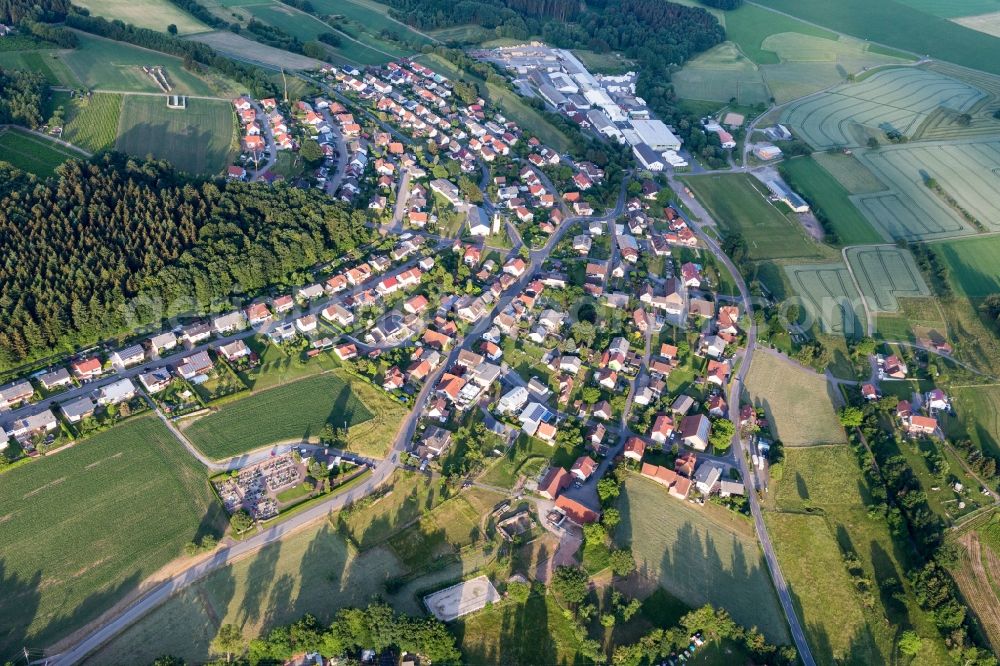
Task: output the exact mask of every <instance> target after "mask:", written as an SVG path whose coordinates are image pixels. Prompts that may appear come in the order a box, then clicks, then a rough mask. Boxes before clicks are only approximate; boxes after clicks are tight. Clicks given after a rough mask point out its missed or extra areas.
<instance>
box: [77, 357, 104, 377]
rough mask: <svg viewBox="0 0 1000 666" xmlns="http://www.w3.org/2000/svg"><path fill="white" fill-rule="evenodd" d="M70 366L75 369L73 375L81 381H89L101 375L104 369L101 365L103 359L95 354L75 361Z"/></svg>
mask: <svg viewBox="0 0 1000 666" xmlns="http://www.w3.org/2000/svg"><path fill="white" fill-rule="evenodd" d="M69 367H70V369H71V370H72V371H73V376H74V377H76V378H77V379H79V380H80V381H89V380H91V379H95V378H97V377H100V376H101V373H102V372H103V370H104V369H103V368H102V366H101V360H100V359H99V358H96V357H93V356H92V357H90V358H84V359H80V360H79V361H73V362H72V363H70V366H69Z"/></svg>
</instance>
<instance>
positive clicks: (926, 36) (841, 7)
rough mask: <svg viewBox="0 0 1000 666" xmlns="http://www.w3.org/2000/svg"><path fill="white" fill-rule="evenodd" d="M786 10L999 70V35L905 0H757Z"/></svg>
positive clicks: (777, 16) (895, 43)
mask: <svg viewBox="0 0 1000 666" xmlns="http://www.w3.org/2000/svg"><path fill="white" fill-rule="evenodd" d="M756 4H758V5H762V6H764V7H768V8H770V9H774V10H776V11H777V12H782V13H781V14H777V13H774V14H772V15H773V17H774V20H775V21H780V20H786V18H787V17H786V16H785V14H788V15H791V16H794V17H797V18H800V19H802V20H803V21H809V22H810V23H814V24H816V25H821V26H824V27H825V28H829V29H831V30H836V31H838V32H843V33H846V34H848V35H852V36H854V37H857V38H858V39H867V40H871V41H873V42H878V43H880V44H885V45H886V46H889V47H893V48H897V49H903V50H905V51H909V52H911V53H918V54H928V55H930V56H932V57H934V58H939V59H941V60H947V61H949V62H953V63H956V64H958V65H964V66H966V67H971V68H973V69H981V70H984V71H987V72H991V73H993V74H1000V40H998V39H996V38H995V37H990V36H989V35H986V34H983V33H980V32H976V31H975V30H970V29H968V28H965V27H962V26H960V25H958V24H957V23H952V22H950V21H946V20H942V19H940V18H938V17H936V16H932V15H931V14H927V13H924V12H921V11H913V9H912V8H911V7H910V6H907V5H906V4H903V2H901V1H900V0H881V1H880V2H876V3H873V2H870V1H868V0H839V1H838V2H824V1H823V0H808V1H805V0H760V2H758V3H756Z"/></svg>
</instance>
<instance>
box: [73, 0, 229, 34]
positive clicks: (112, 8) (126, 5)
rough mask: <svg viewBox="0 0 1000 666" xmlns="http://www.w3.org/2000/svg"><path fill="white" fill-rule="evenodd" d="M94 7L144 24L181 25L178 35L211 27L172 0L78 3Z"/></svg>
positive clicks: (110, 16)
mask: <svg viewBox="0 0 1000 666" xmlns="http://www.w3.org/2000/svg"><path fill="white" fill-rule="evenodd" d="M77 4H78V5H80V6H81V7H85V8H87V9H89V10H90V13H91V14H93V15H94V16H103V17H104V18H106V19H108V20H109V21H113V20H115V19H118V20H121V21H124V22H125V23H130V24H132V25H134V26H138V27H140V28H149V29H150V30H159V31H160V32H166V30H167V26H168V25H171V24H172V25H175V26H177V34H178V35H188V34H191V33H192V32H201V31H203V30H208V29H209V28H208V26H206V25H205V24H204V23H202V22H201V21H199V20H198V19H196V18H195V17H193V16H191V15H190V14H188V13H187V12H185V11H184V10H182V9H180V8H179V7H177V6H176V5H174V4H172V3H171V2H169V0H128V2H122V1H121V0H80V2H78V3H77Z"/></svg>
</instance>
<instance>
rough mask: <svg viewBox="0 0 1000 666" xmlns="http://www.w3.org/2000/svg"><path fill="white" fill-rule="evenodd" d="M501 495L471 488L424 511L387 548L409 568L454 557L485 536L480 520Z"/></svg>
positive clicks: (500, 499)
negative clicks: (432, 508) (462, 549)
mask: <svg viewBox="0 0 1000 666" xmlns="http://www.w3.org/2000/svg"><path fill="white" fill-rule="evenodd" d="M504 497H505V496H504V495H501V494H500V493H497V492H493V491H491V490H485V489H482V488H471V489H469V490H466V491H465V492H463V493H461V494H460V495H457V496H455V497H452V498H450V499H448V500H447V501H445V502H444V503H442V504H440V505H438V506H437V507H436V508H435V509H434V510H433V511H430V512H427V513H426V514H425V515H424V516H423V517H421V518H420V520H419V521H418V522H416V523H415V524H413V525H411V526H410V527H407V528H406V529H404V530H403V531H401V532H399V533H398V534H396V535H395V536H394V537H392V538H391V539H390V540H389V547H390V548H391V549H392V551H393V552H394V553H395V554H396V557H398V558H399V560H400V561H401V562H403V564H405V565H406V566H407V567H409V568H411V569H417V568H420V567H422V566H427V565H428V564H430V563H432V562H434V561H435V560H438V559H440V558H444V557H448V556H454V555H455V554H456V552H457V551H458V550H459V549H461V548H464V547H465V546H468V545H470V544H473V543H476V542H477V541H480V540H482V539H483V538H484V537H485V533H484V532H483V525H482V522H483V519H484V518H485V517H486V516H487V515H489V513H490V512H491V511H492V510H493V507H494V506H495V505H496V504H499V503H500V502H501V501H502V500H503V499H504Z"/></svg>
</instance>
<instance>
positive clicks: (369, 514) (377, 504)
mask: <svg viewBox="0 0 1000 666" xmlns="http://www.w3.org/2000/svg"><path fill="white" fill-rule="evenodd" d="M389 487H390V490H389V492H388V493H386V494H384V495H382V496H380V497H379V498H378V499H376V500H375V501H374V503H372V504H371V505H370V506H364V507H360V508H357V509H352V510H350V511H344V512H341V513H340V514H339V515H338V521H339V522H340V528H341V529H342V530H344V531H345V532H346V534H348V535H349V536H350V538H351V540H352V541H353V542H354V543H355V544H357V546H358V548H360V549H361V550H368V549H369V548H372V547H374V546H376V545H378V544H381V543H383V542H385V541H386V540H388V539H390V538H391V537H392V536H393V535H395V534H396V533H398V532H399V531H401V530H402V529H404V528H406V527H407V526H409V525H410V524H411V523H413V522H414V521H416V520H418V519H419V518H420V517H421V516H422V515H424V514H425V513H427V512H429V511H431V509H433V508H434V507H435V506H437V505H438V504H440V503H441V502H443V501H444V500H445V499H447V497H448V495H447V491H446V490H445V489H444V487H443V486H442V484H441V483H440V482H438V481H435V480H429V479H428V478H427V477H426V476H424V475H423V474H418V473H417V472H406V471H402V470H398V471H397V472H396V473H395V475H394V476H393V477H392V482H391V483H390V486H389Z"/></svg>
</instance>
